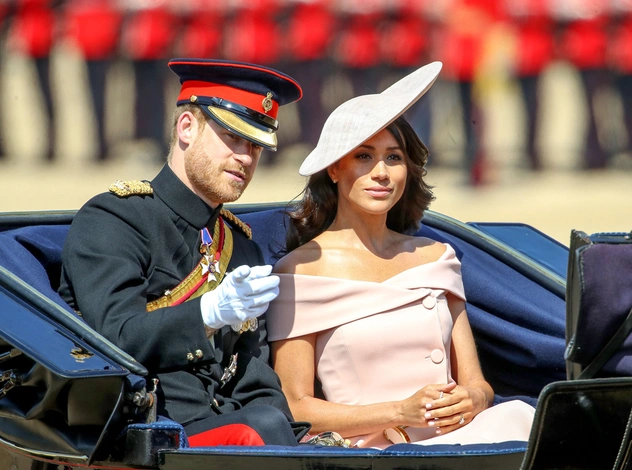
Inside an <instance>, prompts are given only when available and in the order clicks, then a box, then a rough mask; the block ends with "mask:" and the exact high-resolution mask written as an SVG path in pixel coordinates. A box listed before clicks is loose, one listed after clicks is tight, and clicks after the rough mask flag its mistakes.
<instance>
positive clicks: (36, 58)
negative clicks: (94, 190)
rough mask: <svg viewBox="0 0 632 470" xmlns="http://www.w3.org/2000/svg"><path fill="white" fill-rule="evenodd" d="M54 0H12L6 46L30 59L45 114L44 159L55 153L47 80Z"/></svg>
mask: <svg viewBox="0 0 632 470" xmlns="http://www.w3.org/2000/svg"><path fill="white" fill-rule="evenodd" d="M58 3H59V2H57V1H54V0H15V13H14V16H13V22H12V24H11V30H10V33H9V46H10V47H11V48H12V49H14V50H15V51H18V52H20V53H22V54H25V55H27V56H29V57H30V58H32V59H33V62H34V63H35V67H36V70H37V76H38V79H39V84H40V88H41V90H42V95H43V97H44V107H45V111H46V114H47V117H48V143H47V145H46V150H45V153H46V158H47V159H48V160H52V159H53V157H54V153H55V134H56V126H55V108H54V106H53V94H52V90H51V82H50V60H49V56H50V52H51V50H52V48H53V45H54V42H55V33H56V30H57V18H56V15H55V6H56V5H57V4H58Z"/></svg>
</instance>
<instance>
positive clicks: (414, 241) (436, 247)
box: [405, 235, 454, 263]
mask: <svg viewBox="0 0 632 470" xmlns="http://www.w3.org/2000/svg"><path fill="white" fill-rule="evenodd" d="M405 245H406V248H405V249H406V251H410V252H413V253H414V254H415V256H416V257H417V258H419V259H418V262H419V263H424V262H432V261H437V260H439V259H440V258H442V257H444V256H445V255H449V254H451V253H453V252H454V250H453V249H452V248H451V247H450V245H448V244H447V243H442V242H439V241H436V240H433V239H431V238H427V237H413V236H410V235H406V241H405Z"/></svg>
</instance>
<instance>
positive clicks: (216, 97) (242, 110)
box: [169, 59, 303, 150]
mask: <svg viewBox="0 0 632 470" xmlns="http://www.w3.org/2000/svg"><path fill="white" fill-rule="evenodd" d="M169 67H170V68H171V70H172V71H173V72H175V73H176V74H177V75H178V77H180V84H181V85H182V87H181V89H180V94H179V96H178V102H177V105H178V106H181V105H183V104H186V103H194V104H197V105H199V106H200V107H201V108H202V110H204V112H205V113H206V114H207V115H208V116H209V117H210V118H212V119H213V120H214V121H215V122H217V123H218V124H219V125H221V126H223V127H225V128H226V129H229V130H230V131H232V132H235V133H236V134H238V135H240V136H241V137H243V138H244V139H247V140H249V141H250V142H253V143H255V144H257V145H260V146H262V147H263V148H266V149H268V150H276V147H277V137H276V131H277V130H278V128H279V123H278V121H277V119H276V118H277V113H278V110H279V106H283V105H285V104H289V103H292V102H294V101H298V100H299V99H301V97H302V96H303V90H302V89H301V86H300V85H299V84H298V82H296V80H294V79H293V78H292V77H290V76H288V75H286V74H284V73H282V72H279V71H278V70H274V69H271V68H268V67H264V66H261V65H256V64H248V63H245V62H233V61H227V60H219V59H171V60H170V61H169Z"/></svg>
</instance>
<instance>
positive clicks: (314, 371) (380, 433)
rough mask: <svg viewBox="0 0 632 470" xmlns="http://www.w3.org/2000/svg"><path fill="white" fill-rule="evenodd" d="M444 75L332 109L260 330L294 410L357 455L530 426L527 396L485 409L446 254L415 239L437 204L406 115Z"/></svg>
mask: <svg viewBox="0 0 632 470" xmlns="http://www.w3.org/2000/svg"><path fill="white" fill-rule="evenodd" d="M440 69H441V64H440V63H437V62H435V63H432V64H429V65H427V66H425V67H422V68H421V69H419V70H417V71H415V72H413V73H412V74H410V75H408V76H406V77H404V78H403V79H401V80H400V81H398V82H397V83H396V84H394V85H392V86H391V87H390V88H388V89H387V90H385V91H384V92H382V93H380V94H374V95H364V96H359V97H356V98H354V99H352V100H350V101H348V102H346V103H343V104H342V105H341V106H340V107H338V108H337V109H336V110H335V111H334V112H333V113H332V114H331V116H330V117H329V118H328V120H327V122H326V123H325V125H324V128H323V131H322V134H321V137H320V140H319V142H318V145H317V146H316V148H315V149H314V151H313V152H312V153H311V154H310V155H309V156H308V157H307V159H306V160H305V162H303V165H302V166H301V169H300V173H301V174H302V175H305V176H309V180H308V183H307V187H306V189H305V191H304V193H303V198H302V200H301V201H300V202H299V203H298V204H297V205H296V206H295V207H294V209H293V211H292V213H291V214H290V220H291V224H290V228H289V231H288V237H287V250H288V252H289V253H288V254H287V255H286V256H285V257H283V258H282V259H281V260H280V261H279V262H278V263H277V264H276V266H275V271H276V272H277V273H278V275H279V277H280V279H281V284H280V295H279V297H278V298H277V300H276V301H274V302H273V303H272V304H271V305H270V308H269V310H268V313H267V318H268V333H269V340H270V341H271V342H272V351H273V361H274V367H275V370H276V372H277V373H278V375H279V377H280V379H281V383H282V386H283V391H284V393H285V394H286V396H287V398H288V402H289V405H290V408H291V410H292V413H293V415H294V417H295V419H297V420H300V421H309V422H311V423H312V425H313V427H312V432H314V433H319V432H323V431H337V432H338V433H340V434H341V435H342V436H343V437H344V438H346V439H349V440H350V441H351V444H352V445H356V446H359V447H376V448H384V447H387V446H388V445H390V444H391V443H397V442H412V443H416V444H440V443H460V444H468V443H486V442H500V441H515V440H520V441H526V440H528V437H529V432H530V427H531V423H532V420H533V414H534V409H533V408H532V407H531V406H529V405H527V404H526V403H524V402H521V401H510V402H505V403H503V404H500V405H496V406H494V407H492V403H493V400H494V392H493V390H492V388H491V386H490V385H489V383H487V381H486V380H485V378H484V377H483V374H482V372H481V368H480V364H479V361H478V357H477V353H476V345H475V343H474V338H473V335H472V331H471V328H470V325H469V323H468V319H467V313H466V311H465V294H464V291H463V283H462V280H461V275H460V263H459V261H458V259H457V258H456V254H455V252H454V250H453V248H452V247H450V246H449V245H447V244H443V243H439V242H436V241H434V240H431V239H428V238H423V237H415V236H412V235H411V234H414V233H415V232H416V231H417V230H418V228H419V223H420V220H421V218H422V216H423V213H424V211H425V210H426V209H427V208H428V206H429V204H430V202H431V201H432V199H433V198H434V197H433V194H432V188H431V187H430V186H429V185H428V184H427V183H426V182H425V181H424V179H423V177H424V176H425V174H426V170H425V169H424V165H425V163H426V161H427V157H428V150H427V148H426V147H425V145H424V144H423V143H422V142H421V140H419V138H418V137H417V135H416V134H415V132H414V131H413V130H412V128H411V127H410V125H409V124H408V123H407V121H406V120H405V119H404V118H403V117H402V114H403V113H404V112H405V111H406V109H408V107H410V106H411V105H412V104H413V103H414V102H415V101H416V100H418V99H419V98H420V97H421V96H422V95H423V94H424V93H425V92H426V90H427V89H428V88H429V87H430V86H431V85H432V83H433V82H434V80H435V79H436V76H437V75H438V73H439V71H440ZM318 387H321V388H322V395H323V396H324V399H323V398H319V396H318V394H317V393H316V390H317V389H318Z"/></svg>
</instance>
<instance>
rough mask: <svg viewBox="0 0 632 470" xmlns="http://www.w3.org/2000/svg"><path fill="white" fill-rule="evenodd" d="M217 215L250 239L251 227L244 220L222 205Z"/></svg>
mask: <svg viewBox="0 0 632 470" xmlns="http://www.w3.org/2000/svg"><path fill="white" fill-rule="evenodd" d="M219 215H221V216H222V217H223V218H224V219H226V220H227V221H228V222H230V225H232V226H233V227H234V228H236V229H239V231H240V232H242V233H243V234H244V235H246V236H247V237H248V240H252V229H251V228H250V226H249V225H248V224H247V223H246V222H243V221H241V220H239V219H238V218H237V216H236V215H235V214H233V213H232V212H231V211H229V210H228V209H224V208H223V207H222V210H221V212H220V213H219Z"/></svg>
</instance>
